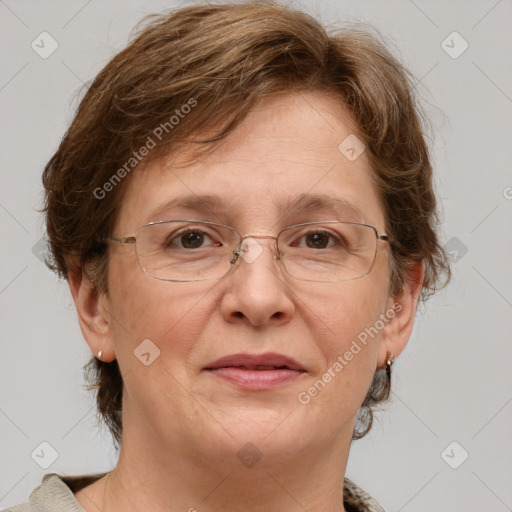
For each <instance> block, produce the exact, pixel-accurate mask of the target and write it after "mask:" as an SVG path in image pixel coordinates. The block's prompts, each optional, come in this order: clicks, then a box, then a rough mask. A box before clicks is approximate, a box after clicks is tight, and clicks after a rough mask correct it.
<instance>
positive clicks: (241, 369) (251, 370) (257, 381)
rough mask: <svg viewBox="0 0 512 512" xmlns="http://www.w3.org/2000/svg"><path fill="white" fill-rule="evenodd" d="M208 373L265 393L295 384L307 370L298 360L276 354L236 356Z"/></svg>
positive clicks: (216, 363)
mask: <svg viewBox="0 0 512 512" xmlns="http://www.w3.org/2000/svg"><path fill="white" fill-rule="evenodd" d="M204 370H206V371H208V372H209V373H211V374H212V375H214V376H215V377H218V378H220V379H222V380H224V381H227V382H229V383H231V384H233V385H235V386H237V387H239V388H242V389H246V390H254V391H259V390H265V389H271V388H273V387H276V386H278V385H282V384H285V383H288V382H291V381H293V380H295V379H297V378H298V377H300V376H301V375H302V374H303V373H306V370H305V369H304V368H303V367H302V365H300V364H299V363H298V362H297V361H295V360H294V359H292V358H290V357H287V356H284V355H281V354H276V353H265V354H232V355H229V356H226V357H222V358H221V359H218V360H217V361H214V362H213V363H210V364H208V365H207V366H206V367H205V368H204Z"/></svg>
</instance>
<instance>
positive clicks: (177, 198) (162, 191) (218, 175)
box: [117, 93, 384, 232]
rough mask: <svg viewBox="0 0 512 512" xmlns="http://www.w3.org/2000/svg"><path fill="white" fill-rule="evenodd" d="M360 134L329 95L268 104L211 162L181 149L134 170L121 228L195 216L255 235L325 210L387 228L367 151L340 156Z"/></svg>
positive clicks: (300, 96) (309, 95)
mask: <svg viewBox="0 0 512 512" xmlns="http://www.w3.org/2000/svg"><path fill="white" fill-rule="evenodd" d="M355 132H356V129H355V126H354V123H353V121H352V119H351V117H350V115H349V113H348V112H347V111H346V109H344V107H343V106H342V105H341V102H340V101H339V100H336V99H334V98H332V97H327V96H326V95H321V94H320V93H302V94H294V95H291V96H288V97H286V98H273V99H268V100H266V101H265V102H262V103H261V104H260V105H259V106H258V108H256V109H255V110H254V111H252V112H251V113H250V114H249V115H248V116H247V117H246V118H245V120H244V121H243V122H242V123H241V125H240V126H239V127H238V128H237V130H236V131H235V132H233V133H232V134H231V135H229V136H228V137H227V138H226V139H225V140H224V141H223V142H222V144H221V145H220V146H219V147H218V148H216V149H215V150H214V151H213V152H212V153H210V154H208V155H207V156H205V157H203V158H201V159H199V160H195V161H194V160H191V159H190V153H189V152H186V150H185V149H183V150H182V151H179V150H178V151H176V152H174V153H173V154H170V155H168V156H167V157H166V158H162V159H160V160H156V161H153V162H151V163H149V164H148V165H141V166H140V167H139V168H137V169H135V170H134V172H133V173H132V175H131V176H130V178H129V180H130V181H129V183H127V187H126V191H125V195H124V198H123V201H122V204H121V208H120V211H119V215H118V222H117V229H119V230H121V231H129V230H133V229H136V228H137V227H139V226H141V225H142V224H144V223H146V222H151V221H155V220H170V219H171V218H173V217H172V216H173V215H174V218H178V217H176V215H180V214H182V215H184V214H186V213H188V214H191V213H193V212H197V213H198V214H200V215H201V217H202V218H204V219H206V220H213V221H216V220H222V222H224V223H230V224H231V225H233V222H235V221H237V222H239V223H245V224H250V223H251V221H252V222H253V225H252V226H251V229H252V231H253V232H254V230H255V229H256V230H257V229H260V228H261V229H262V230H264V229H268V228H269V227H270V226H273V225H274V224H275V223H276V221H278V220H279V219H283V218H285V217H290V219H289V220H293V218H292V217H293V216H294V215H304V214H307V213H319V214H320V213H322V210H323V211H324V212H325V213H326V214H327V213H328V212H336V213H337V214H339V215H340V216H343V215H346V216H347V217H350V218H347V219H346V220H352V221H359V222H367V223H370V224H373V225H376V227H380V229H382V228H383V224H384V218H383V213H382V208H381V205H380V201H379V198H378V194H377V192H376V189H375V185H374V183H373V180H372V176H371V169H370V168H369V165H368V160H367V158H366V155H365V152H364V151H363V152H362V153H361V155H359V156H358V157H357V158H355V159H349V158H347V153H346V151H342V150H343V149H344V146H345V145H346V142H344V141H347V140H348V141H352V140H353V137H354V136H355ZM347 137H349V139H347ZM340 144H341V145H342V150H340ZM356 149H360V148H356ZM349 156H350V153H349ZM166 216H167V217H166ZM235 227H236V226H235ZM238 227H240V228H241V229H245V227H243V226H238Z"/></svg>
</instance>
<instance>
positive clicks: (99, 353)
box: [98, 350, 103, 359]
mask: <svg viewBox="0 0 512 512" xmlns="http://www.w3.org/2000/svg"><path fill="white" fill-rule="evenodd" d="M102 353H103V351H102V350H100V351H99V352H98V359H101V354H102Z"/></svg>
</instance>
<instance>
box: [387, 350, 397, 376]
mask: <svg viewBox="0 0 512 512" xmlns="http://www.w3.org/2000/svg"><path fill="white" fill-rule="evenodd" d="M394 360H395V356H394V355H393V354H392V353H391V352H388V356H387V359H386V375H387V376H388V378H389V379H390V378H391V367H392V366H393V361H394Z"/></svg>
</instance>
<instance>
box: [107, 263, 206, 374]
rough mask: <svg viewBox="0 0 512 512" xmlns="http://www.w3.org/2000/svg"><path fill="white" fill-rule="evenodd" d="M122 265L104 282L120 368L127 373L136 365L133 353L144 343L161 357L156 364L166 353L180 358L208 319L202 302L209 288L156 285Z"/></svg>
mask: <svg viewBox="0 0 512 512" xmlns="http://www.w3.org/2000/svg"><path fill="white" fill-rule="evenodd" d="M128 266H129V265H128V264H125V265H124V267H125V268H123V266H121V265H120V266H118V267H116V268H115V269H114V270H113V272H112V273H111V274H110V276H111V278H110V279H109V287H110V301H109V308H110V311H109V313H110V318H111V327H112V336H113V341H114V345H115V348H116V355H117V359H118V361H119V364H120V366H121V367H122V369H123V370H128V369H130V368H131V366H132V364H133V363H134V362H137V363H138V361H137V360H136V359H135V358H134V357H133V356H134V351H136V350H137V347H138V346H139V345H140V344H141V343H142V342H143V341H144V340H148V339H149V340H151V342H152V343H153V344H154V345H156V347H158V349H159V350H160V352H161V355H165V356H166V357H162V358H160V361H159V363H160V364H162V360H164V359H168V357H167V356H168V353H169V352H168V351H172V355H173V357H172V359H175V360H183V359H184V358H185V356H186V354H187V352H189V351H191V350H193V348H194V344H193V343H192V342H193V340H197V339H198V338H199V336H200V333H201V331H202V330H203V329H204V323H205V322H206V321H207V319H208V318H209V314H207V312H205V307H206V304H207V302H208V301H207V300H204V299H205V298H206V296H207V295H208V293H209V291H210V288H211V287H212V286H213V285H211V284H209V285H207V286H205V285H204V283H173V282H168V281H161V280H158V279H154V278H152V277H150V276H147V275H146V274H144V273H143V272H142V271H141V269H140V268H138V267H137V268H132V267H133V266H132V265H130V268H128ZM146 343H147V342H146ZM150 346H151V345H150ZM155 350H156V349H155ZM165 352H167V354H165ZM136 368H138V366H136Z"/></svg>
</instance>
